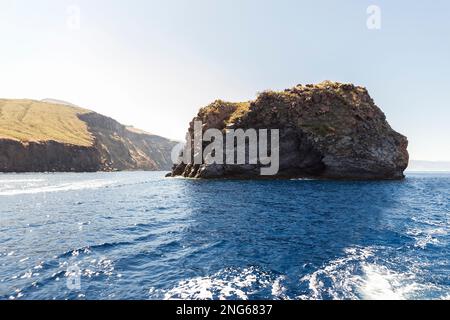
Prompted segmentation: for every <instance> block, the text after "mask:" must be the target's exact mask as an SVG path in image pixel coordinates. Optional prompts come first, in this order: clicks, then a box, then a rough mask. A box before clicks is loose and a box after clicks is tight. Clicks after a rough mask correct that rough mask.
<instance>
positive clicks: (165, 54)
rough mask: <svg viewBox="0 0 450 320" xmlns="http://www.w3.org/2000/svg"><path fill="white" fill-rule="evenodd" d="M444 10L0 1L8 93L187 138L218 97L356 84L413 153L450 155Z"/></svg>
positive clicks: (437, 6) (2, 82) (3, 82)
mask: <svg viewBox="0 0 450 320" xmlns="http://www.w3.org/2000/svg"><path fill="white" fill-rule="evenodd" d="M373 5H375V6H377V8H379V13H380V14H379V15H378V14H375V15H374V11H370V10H369V12H368V11H367V10H368V8H369V7H370V6H373ZM449 16H450V1H447V0H434V1H403V0H396V1H392V0H391V1H388V0H386V1H376V0H371V1H366V0H346V1H335V0H327V1H326V0H316V1H306V0H305V1H301V0H271V1H269V0H220V1H219V0H185V1H184V0H178V1H175V0H165V1H163V0H160V1H154V0H127V1H123V0H71V1H66V0H0V97H1V98H29V99H37V100H40V99H44V98H53V99H61V100H65V101H69V102H71V103H74V104H77V105H79V106H82V107H85V108H89V109H92V110H94V111H96V112H99V113H102V114H104V115H107V116H110V117H112V118H114V119H116V120H118V121H120V122H121V123H124V124H127V125H133V126H135V127H137V128H141V129H144V130H147V131H149V132H152V133H155V134H158V135H162V136H165V137H168V138H171V139H176V140H183V139H184V136H185V132H186V130H187V128H188V123H189V121H190V120H192V118H193V117H194V116H195V115H196V114H197V112H198V110H199V109H200V108H201V107H203V106H205V105H207V104H209V103H210V102H212V101H214V100H216V99H223V100H228V101H248V100H251V99H254V98H255V97H256V95H257V93H258V92H261V91H264V90H267V89H274V90H282V89H285V88H290V87H293V86H294V85H296V84H299V83H302V84H307V83H317V82H321V81H323V80H334V81H340V82H351V83H355V84H357V85H362V86H365V87H367V89H368V90H369V93H370V94H371V96H372V97H373V98H374V100H375V102H376V104H377V105H378V106H379V107H380V108H381V109H382V110H383V111H384V112H385V113H386V115H387V118H388V121H389V123H390V124H391V126H392V127H393V128H394V129H395V130H397V131H399V132H401V133H402V134H404V135H406V136H407V137H408V138H409V141H410V146H409V151H410V154H411V158H412V159H416V160H432V161H444V160H447V161H448V160H450V143H449V141H448V139H449V138H450V124H449V120H450V105H449V103H450V41H449V38H450V19H449V18H448V17H449ZM373 19H376V20H375V21H376V22H377V23H376V24H369V27H370V28H369V27H368V23H367V22H368V20H369V22H370V21H374V20H373ZM374 27H375V28H374Z"/></svg>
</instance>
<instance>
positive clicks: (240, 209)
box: [0, 172, 450, 299]
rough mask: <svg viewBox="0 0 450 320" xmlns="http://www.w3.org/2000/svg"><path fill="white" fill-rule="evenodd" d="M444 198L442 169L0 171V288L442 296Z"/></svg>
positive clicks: (35, 295)
mask: <svg viewBox="0 0 450 320" xmlns="http://www.w3.org/2000/svg"><path fill="white" fill-rule="evenodd" d="M449 199H450V174H445V173H442V174H418V173H417V174H409V175H408V177H407V179H406V180H404V181H385V182H333V181H314V180H295V181H294V180H293V181H195V180H184V179H166V178H164V173H161V172H156V173H151V172H134V173H95V174H20V175H9V174H7V175H0V299H211V298H212V299H450V236H449V227H450V219H449V218H450V202H449ZM78 275H79V278H78ZM73 279H79V280H80V282H79V284H80V286H79V287H78V286H75V288H74V287H73V284H74V283H78V282H76V281H75V282H74V280H73ZM68 280H69V281H68ZM68 284H69V286H68ZM70 284H72V285H70Z"/></svg>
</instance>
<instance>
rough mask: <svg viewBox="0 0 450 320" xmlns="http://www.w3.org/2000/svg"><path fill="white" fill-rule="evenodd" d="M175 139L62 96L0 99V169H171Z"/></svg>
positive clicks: (58, 170) (87, 170) (69, 170)
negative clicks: (122, 120)
mask: <svg viewBox="0 0 450 320" xmlns="http://www.w3.org/2000/svg"><path fill="white" fill-rule="evenodd" d="M175 145H176V143H175V142H173V141H170V140H168V139H165V138H162V137H159V136H156V135H152V134H149V133H146V132H144V131H140V130H137V129H134V128H132V127H127V126H124V125H122V124H120V123H119V122H117V121H115V120H113V119H111V118H108V117H106V116H103V115H101V114H98V113H95V112H93V111H90V110H87V109H83V108H79V107H77V106H75V105H72V104H70V103H66V102H63V101H58V100H50V99H47V100H43V101H35V100H6V99H0V172H95V171H121V170H170V168H171V167H172V161H171V158H170V155H171V150H172V148H173V147H174V146H175Z"/></svg>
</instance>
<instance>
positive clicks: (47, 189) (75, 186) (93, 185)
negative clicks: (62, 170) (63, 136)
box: [0, 180, 115, 196]
mask: <svg viewBox="0 0 450 320" xmlns="http://www.w3.org/2000/svg"><path fill="white" fill-rule="evenodd" d="M114 183H115V182H114V181H105V180H88V181H77V182H72V183H61V184H56V185H49V186H43V187H42V186H40V187H36V186H31V187H22V188H20V189H11V190H3V191H0V196H16V195H24V194H37V193H53V192H65V191H79V190H87V189H99V188H103V187H106V186H108V185H112V184H114Z"/></svg>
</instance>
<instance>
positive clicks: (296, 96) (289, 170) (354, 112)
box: [171, 81, 409, 179]
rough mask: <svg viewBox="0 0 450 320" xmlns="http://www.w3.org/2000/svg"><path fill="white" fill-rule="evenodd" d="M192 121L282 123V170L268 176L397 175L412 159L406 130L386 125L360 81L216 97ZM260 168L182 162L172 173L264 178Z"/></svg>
mask: <svg viewBox="0 0 450 320" xmlns="http://www.w3.org/2000/svg"><path fill="white" fill-rule="evenodd" d="M194 121H201V122H202V123H203V130H204V131H205V130H207V129H209V128H216V129H219V130H222V131H223V132H225V131H226V130H228V129H237V128H241V129H249V128H254V129H263V128H264V129H279V130H280V147H279V157H280V169H279V172H278V174H277V175H276V176H275V177H272V178H303V177H313V178H321V179H402V178H404V175H403V172H404V170H405V169H406V167H407V166H408V161H409V155H408V152H407V146H408V141H407V139H406V137H404V136H403V135H401V134H399V133H397V132H396V131H394V130H393V129H392V128H391V127H390V125H389V124H388V122H387V120H386V116H385V115H384V113H383V112H382V111H381V110H380V109H379V108H378V107H377V106H376V105H375V103H374V101H373V100H372V98H371V97H370V95H369V93H368V92H367V90H366V89H365V88H363V87H359V86H355V85H352V84H341V83H336V82H330V81H325V82H323V83H320V84H316V85H305V86H304V85H298V86H295V87H294V88H292V89H287V90H285V91H283V92H272V91H268V92H263V93H261V94H259V96H258V98H257V99H256V100H255V101H251V102H248V103H228V102H223V101H220V100H219V101H216V102H214V103H212V104H211V105H209V106H206V107H205V108H203V109H201V110H200V112H199V113H198V115H197V117H195V118H194ZM194 121H193V122H192V123H191V126H190V128H189V135H188V142H191V141H190V140H193V130H194V127H193V123H194ZM260 167H261V165H259V164H258V165H228V164H223V165H217V164H212V165H207V164H201V165H193V164H186V163H180V164H178V165H176V166H175V167H174V168H173V171H172V174H171V176H183V177H191V178H244V179H253V178H262V177H261V176H260V175H259V169H260Z"/></svg>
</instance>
